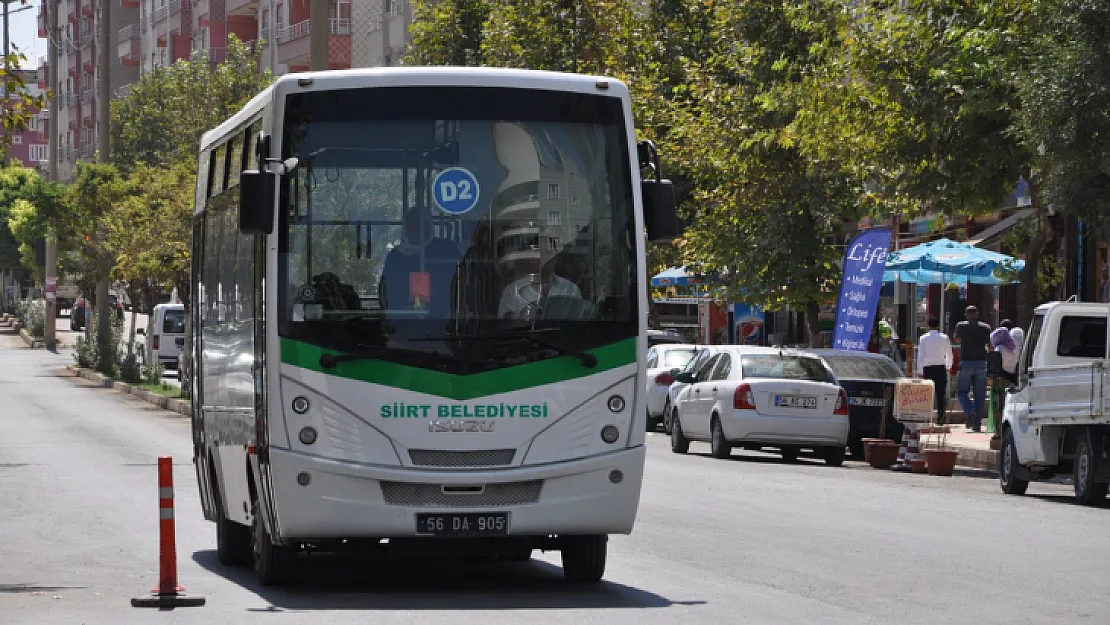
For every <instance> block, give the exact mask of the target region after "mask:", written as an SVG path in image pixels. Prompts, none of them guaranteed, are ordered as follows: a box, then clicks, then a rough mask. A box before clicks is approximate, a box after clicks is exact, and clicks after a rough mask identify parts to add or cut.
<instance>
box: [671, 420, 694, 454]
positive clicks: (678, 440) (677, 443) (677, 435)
mask: <svg viewBox="0 0 1110 625" xmlns="http://www.w3.org/2000/svg"><path fill="white" fill-rule="evenodd" d="M674 412H675V414H674V419H672V420H671V451H672V452H674V453H676V454H684V453H686V452H688V451H690V439H688V438H686V435H685V434H683V433H682V422H681V421H679V420H678V411H677V410H675V411H674Z"/></svg>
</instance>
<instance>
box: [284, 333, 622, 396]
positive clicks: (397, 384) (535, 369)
mask: <svg viewBox="0 0 1110 625" xmlns="http://www.w3.org/2000/svg"><path fill="white" fill-rule="evenodd" d="M338 353H341V352H336V351H334V350H328V349H324V348H321V347H317V346H315V345H311V344H309V343H304V342H302V341H296V340H293V339H285V338H283V339H281V362H283V363H285V364H288V365H293V366H295V367H302V368H304V369H309V370H311V371H318V372H320V373H326V374H327V375H334V376H338V377H341V378H348V379H351V380H359V381H362V382H373V383H374V384H381V385H382V386H391V387H394V388H401V389H405V390H407V391H413V392H414V393H424V394H425V395H433V396H436V397H443V398H447V399H455V400H466V399H476V398H478V397H487V396H489V395H497V394H499V393H510V392H512V391H520V390H523V389H526V388H534V387H537V386H543V385H545V384H554V383H555V382H564V381H567V380H574V379H577V378H582V377H586V376H588V375H594V374H595V373H601V372H602V371H608V370H610V369H616V368H618V367H623V366H625V365H629V364H632V363H634V362H636V339H635V338H631V339H625V340H623V341H620V342H617V343H612V344H609V345H604V346H602V347H599V348H597V349H591V350H588V353H591V354H593V355H594V356H596V357H597V366H596V367H592V368H591V367H584V366H582V362H581V361H580V360H578V359H577V358H575V357H573V356H560V357H558V358H552V359H550V360H542V361H540V362H530V363H528V364H524V365H516V366H513V367H506V368H504V369H496V370H494V371H484V372H482V373H472V374H469V375H455V374H452V373H443V372H442V371H430V370H428V369H420V368H418V367H410V366H407V365H400V364H397V363H392V362H386V361H382V360H374V359H370V360H355V361H350V362H341V363H338V364H336V366H335V367H334V368H331V369H328V368H325V367H323V366H321V365H320V356H323V355H325V354H338Z"/></svg>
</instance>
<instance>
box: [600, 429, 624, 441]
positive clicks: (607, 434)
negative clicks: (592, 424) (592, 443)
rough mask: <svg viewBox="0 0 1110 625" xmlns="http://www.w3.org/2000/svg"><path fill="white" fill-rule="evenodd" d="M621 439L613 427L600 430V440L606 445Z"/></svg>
mask: <svg viewBox="0 0 1110 625" xmlns="http://www.w3.org/2000/svg"><path fill="white" fill-rule="evenodd" d="M620 437H621V432H620V430H618V429H617V426H615V425H607V426H605V427H603V428H601V440H603V441H605V442H606V443H615V442H617V439H618V438H620Z"/></svg>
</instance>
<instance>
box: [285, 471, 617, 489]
mask: <svg viewBox="0 0 1110 625" xmlns="http://www.w3.org/2000/svg"><path fill="white" fill-rule="evenodd" d="M609 479H612V476H610V478H609ZM311 481H312V478H311V477H309V476H308V473H307V472H305V471H301V472H300V473H298V474H297V483H298V484H300V485H301V486H308V483H309V482H311Z"/></svg>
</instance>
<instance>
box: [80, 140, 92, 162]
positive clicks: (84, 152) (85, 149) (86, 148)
mask: <svg viewBox="0 0 1110 625" xmlns="http://www.w3.org/2000/svg"><path fill="white" fill-rule="evenodd" d="M77 156H78V158H80V159H81V160H84V161H91V160H93V159H94V158H96V145H94V144H93V143H87V144H85V145H83V146H81V147H80V148H78V149H77Z"/></svg>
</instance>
